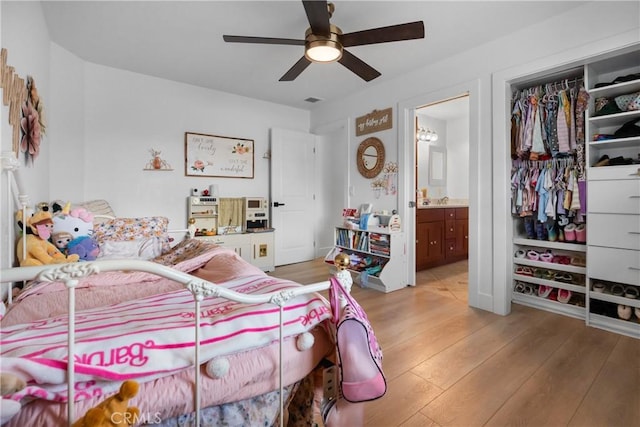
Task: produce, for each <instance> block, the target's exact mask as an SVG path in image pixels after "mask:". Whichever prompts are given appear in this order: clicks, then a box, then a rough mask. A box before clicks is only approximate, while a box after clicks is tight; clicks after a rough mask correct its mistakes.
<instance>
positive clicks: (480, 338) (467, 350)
mask: <svg viewBox="0 0 640 427" xmlns="http://www.w3.org/2000/svg"><path fill="white" fill-rule="evenodd" d="M466 269H467V264H466V261H465V262H461V263H457V264H453V265H450V266H445V267H439V268H437V269H431V270H427V271H423V272H419V273H418V274H417V285H416V286H415V287H407V288H405V289H402V290H399V291H396V292H392V293H389V294H384V293H380V292H377V291H374V290H371V289H362V288H360V287H358V286H357V285H354V286H353V290H352V294H353V295H354V296H355V297H356V298H357V300H358V301H359V302H360V304H361V305H362V306H363V307H364V309H365V310H366V312H367V315H368V317H369V319H370V320H371V323H372V324H373V327H374V330H375V332H376V336H377V338H378V340H379V341H380V344H381V346H382V349H383V352H384V362H383V363H384V372H385V376H386V378H387V382H388V391H387V394H386V395H385V396H384V397H382V398H381V399H379V400H376V401H374V402H368V403H365V404H364V405H365V408H366V409H365V413H366V422H365V425H366V426H367V427H369V426H381V427H392V426H403V427H413V426H421V427H422V426H476V425H478V426H480V425H487V426H506V425H514V426H516V425H517V426H535V427H538V426H607V427H627V426H640V340H636V339H633V338H629V337H625V336H621V335H617V334H614V333H610V332H607V331H602V330H599V329H595V328H591V327H587V326H585V323H584V321H582V320H578V319H573V318H569V317H565V316H561V315H556V314H553V313H548V312H545V311H541V310H536V309H533V308H529V307H525V306H521V305H517V304H514V305H513V307H512V312H511V314H510V315H508V316H499V315H496V314H493V313H489V312H486V311H483V310H478V309H474V308H470V307H468V306H467V297H466V292H465V288H466V280H467V274H466ZM272 275H274V276H276V277H282V278H287V279H291V280H295V281H297V282H300V283H304V284H308V283H313V282H317V281H322V280H326V279H327V275H328V268H327V266H326V265H325V264H323V262H322V260H316V261H311V262H308V263H301V264H294V265H289V266H283V267H278V268H276V271H275V272H273V273H272Z"/></svg>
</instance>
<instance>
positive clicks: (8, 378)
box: [0, 373, 27, 424]
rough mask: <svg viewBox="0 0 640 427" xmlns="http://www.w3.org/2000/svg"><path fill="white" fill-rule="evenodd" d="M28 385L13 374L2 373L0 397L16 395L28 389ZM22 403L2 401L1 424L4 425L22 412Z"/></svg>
mask: <svg viewBox="0 0 640 427" xmlns="http://www.w3.org/2000/svg"><path fill="white" fill-rule="evenodd" d="M26 385H27V384H26V383H25V382H24V381H23V380H22V379H20V378H18V377H17V376H15V375H13V374H8V373H0V395H2V396H4V395H6V394H10V393H16V392H18V391H20V390H22V389H23V388H25V387H26ZM21 407H22V405H20V402H16V401H15V400H11V399H1V400H0V424H4V423H6V422H7V421H9V419H11V418H13V416H14V415H16V414H17V413H18V412H20V408H21Z"/></svg>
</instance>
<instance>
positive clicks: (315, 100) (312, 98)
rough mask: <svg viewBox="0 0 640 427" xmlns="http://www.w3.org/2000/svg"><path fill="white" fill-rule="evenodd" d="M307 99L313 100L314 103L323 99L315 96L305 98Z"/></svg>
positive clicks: (308, 100)
mask: <svg viewBox="0 0 640 427" xmlns="http://www.w3.org/2000/svg"><path fill="white" fill-rule="evenodd" d="M305 101H307V102H311V103H312V104H313V103H314V102H318V101H322V99H320V98H314V97H313V96H310V97H309V98H307V99H305Z"/></svg>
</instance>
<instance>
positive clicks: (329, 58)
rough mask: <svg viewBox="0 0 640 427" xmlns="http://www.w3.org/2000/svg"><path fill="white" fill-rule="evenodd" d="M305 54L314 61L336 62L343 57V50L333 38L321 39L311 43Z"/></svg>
mask: <svg viewBox="0 0 640 427" xmlns="http://www.w3.org/2000/svg"><path fill="white" fill-rule="evenodd" d="M305 55H306V57H307V59H309V60H310V61H313V62H334V61H337V60H339V59H340V58H341V57H342V51H341V50H340V48H339V47H338V46H335V45H334V44H332V42H331V40H325V41H320V40H319V41H316V42H314V43H313V44H310V45H309V47H308V48H307V51H306V52H305Z"/></svg>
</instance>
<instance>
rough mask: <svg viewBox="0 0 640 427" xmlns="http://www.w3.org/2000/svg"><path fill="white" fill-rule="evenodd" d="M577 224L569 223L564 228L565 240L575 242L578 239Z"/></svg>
mask: <svg viewBox="0 0 640 427" xmlns="http://www.w3.org/2000/svg"><path fill="white" fill-rule="evenodd" d="M576 228H577V227H576V225H575V224H574V223H570V224H567V226H566V227H565V228H564V241H565V242H569V243H575V241H576Z"/></svg>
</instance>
